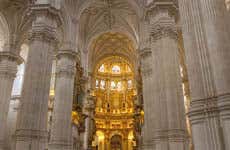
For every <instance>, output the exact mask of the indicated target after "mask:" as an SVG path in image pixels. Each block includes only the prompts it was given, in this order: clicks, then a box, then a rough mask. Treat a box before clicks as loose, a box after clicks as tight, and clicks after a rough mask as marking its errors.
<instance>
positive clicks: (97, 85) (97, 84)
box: [96, 80, 99, 88]
mask: <svg viewBox="0 0 230 150" xmlns="http://www.w3.org/2000/svg"><path fill="white" fill-rule="evenodd" d="M96 88H99V81H98V80H96Z"/></svg>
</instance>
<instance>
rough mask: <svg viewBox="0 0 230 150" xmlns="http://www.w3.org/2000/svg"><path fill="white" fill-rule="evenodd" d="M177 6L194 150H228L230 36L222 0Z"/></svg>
mask: <svg viewBox="0 0 230 150" xmlns="http://www.w3.org/2000/svg"><path fill="white" fill-rule="evenodd" d="M179 4H180V12H181V19H182V24H183V38H184V43H185V54H186V64H187V69H188V77H189V81H190V82H189V84H190V91H191V108H190V111H189V117H190V120H191V124H192V135H193V140H194V146H195V149H196V150H206V149H209V150H219V149H224V145H225V149H229V148H230V147H229V143H230V142H229V141H230V138H229V123H230V122H229V110H230V109H229V104H230V103H229V97H230V96H229V93H230V92H229V91H230V78H229V76H230V71H229V70H230V68H229V67H230V60H229V57H230V52H229V44H227V43H228V42H229V41H230V39H229V36H230V34H229V32H228V31H229V30H228V28H229V27H227V25H228V22H227V20H228V18H227V15H226V13H227V11H226V9H225V6H224V0H221V1H215V0H204V1H199V0H194V1H186V0H180V1H179ZM218 107H219V108H218ZM219 112H220V113H219ZM219 115H220V117H221V118H219ZM220 119H221V122H220V121H219V120H220ZM222 129H223V130H222ZM222 135H224V140H225V144H223V140H222V139H223V137H222Z"/></svg>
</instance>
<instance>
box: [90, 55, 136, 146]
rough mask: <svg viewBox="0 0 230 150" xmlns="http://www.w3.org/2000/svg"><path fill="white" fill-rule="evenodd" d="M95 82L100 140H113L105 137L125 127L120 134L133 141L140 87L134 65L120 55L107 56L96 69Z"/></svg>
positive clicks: (97, 125)
mask: <svg viewBox="0 0 230 150" xmlns="http://www.w3.org/2000/svg"><path fill="white" fill-rule="evenodd" d="M93 82H94V85H95V86H94V95H95V97H96V108H95V112H96V113H95V122H96V129H97V132H96V137H97V139H98V142H99V143H100V142H102V143H106V142H109V141H105V137H107V138H108V137H110V135H113V134H115V132H117V131H118V130H119V131H122V130H124V132H121V133H120V134H121V135H122V136H123V137H126V139H128V140H129V142H130V143H133V140H134V135H133V124H134V119H133V115H134V97H135V96H136V95H137V89H136V86H135V80H134V72H133V69H132V65H130V64H129V62H128V61H127V60H126V59H124V58H122V57H119V56H111V57H108V58H105V59H103V60H102V61H100V63H99V64H98V65H97V67H96V68H95V72H94V81H93ZM101 130H102V131H103V132H102V131H101ZM127 131H128V132H127ZM124 133H126V134H124ZM98 145H100V144H98ZM105 145H106V144H105ZM131 145H132V144H131ZM99 149H100V148H99ZM130 149H131V148H130Z"/></svg>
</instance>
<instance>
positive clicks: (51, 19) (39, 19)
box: [27, 4, 62, 45]
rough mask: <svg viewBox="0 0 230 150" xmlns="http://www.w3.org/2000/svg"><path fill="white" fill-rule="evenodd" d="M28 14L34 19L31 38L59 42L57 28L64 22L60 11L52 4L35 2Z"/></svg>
mask: <svg viewBox="0 0 230 150" xmlns="http://www.w3.org/2000/svg"><path fill="white" fill-rule="evenodd" d="M27 14H28V16H29V17H30V18H31V19H32V20H33V23H32V29H31V31H30V34H29V40H30V41H34V40H40V41H43V42H48V43H52V44H54V45H56V44H57V43H58V35H57V33H56V29H57V27H58V26H60V24H61V23H62V17H61V14H60V11H59V10H58V9H56V8H55V7H52V5H50V4H33V5H30V7H29V8H28V10H27ZM34 16H35V17H34Z"/></svg>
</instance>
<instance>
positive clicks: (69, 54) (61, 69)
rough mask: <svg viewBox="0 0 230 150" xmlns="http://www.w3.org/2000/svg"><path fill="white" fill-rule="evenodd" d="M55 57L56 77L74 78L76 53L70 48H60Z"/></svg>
mask: <svg viewBox="0 0 230 150" xmlns="http://www.w3.org/2000/svg"><path fill="white" fill-rule="evenodd" d="M56 58H57V70H56V75H57V77H67V78H74V75H75V73H76V60H77V58H78V54H77V53H76V52H74V51H71V50H61V51H59V52H58V54H57V55H56Z"/></svg>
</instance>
